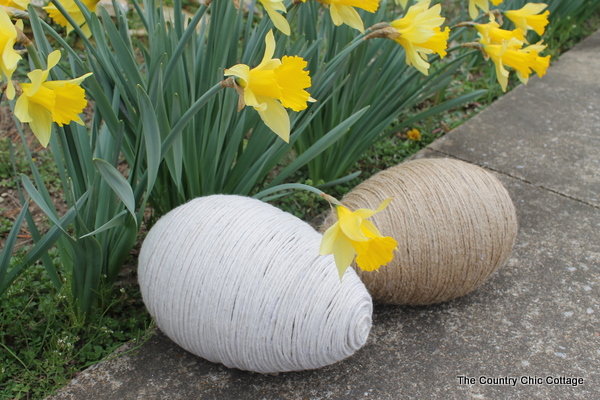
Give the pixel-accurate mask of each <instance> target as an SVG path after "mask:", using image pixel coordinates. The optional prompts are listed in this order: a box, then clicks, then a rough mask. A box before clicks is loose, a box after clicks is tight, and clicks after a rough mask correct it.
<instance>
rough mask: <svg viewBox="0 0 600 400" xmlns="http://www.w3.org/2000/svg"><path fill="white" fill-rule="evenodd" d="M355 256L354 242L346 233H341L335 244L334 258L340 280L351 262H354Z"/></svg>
mask: <svg viewBox="0 0 600 400" xmlns="http://www.w3.org/2000/svg"><path fill="white" fill-rule="evenodd" d="M354 256H356V251H355V250H354V247H353V246H352V242H351V241H350V240H349V239H348V238H347V237H345V236H344V235H339V237H338V240H336V241H335V243H334V246H333V259H334V260H335V266H336V267H337V270H338V273H339V275H340V281H341V280H342V277H343V276H344V273H345V272H346V270H347V269H348V267H349V266H350V264H352V260H354Z"/></svg>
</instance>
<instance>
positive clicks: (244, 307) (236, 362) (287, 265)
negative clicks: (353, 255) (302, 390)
mask: <svg viewBox="0 0 600 400" xmlns="http://www.w3.org/2000/svg"><path fill="white" fill-rule="evenodd" d="M321 237H322V236H321V234H319V233H318V232H315V230H314V229H313V228H312V227H311V226H309V225H308V224H306V223H305V222H303V221H301V220H300V219H298V218H296V217H294V216H293V215H291V214H288V213H285V212H283V211H281V210H279V209H277V208H275V207H273V206H271V205H269V204H266V203H263V202H261V201H259V200H255V199H251V198H247V197H241V196H231V195H213V196H208V197H201V198H197V199H195V200H192V201H190V202H189V203H187V204H184V205H182V206H180V207H177V208H176V209H174V210H172V211H171V212H169V213H168V214H166V215H165V216H163V217H162V218H161V219H160V220H159V221H158V222H157V223H156V225H154V227H153V228H152V229H151V230H150V232H149V233H148V236H147V237H146V239H145V241H144V243H143V245H142V249H141V252H140V257H139V269H138V275H139V283H140V288H141V291H142V296H143V299H144V303H145V304H146V306H147V308H148V311H149V312H150V314H151V315H152V316H153V317H154V318H155V321H156V323H157V325H158V327H159V328H160V329H161V330H162V331H163V332H164V333H165V334H166V335H167V336H168V337H169V338H171V339H172V340H173V341H174V342H175V343H177V344H178V345H180V346H181V347H183V348H184V349H186V350H188V351H189V352H191V353H193V354H196V355H198V356H200V357H203V358H205V359H207V360H209V361H212V362H217V363H222V364H224V365H226V366H228V367H234V368H239V369H242V370H249V371H256V372H261V373H271V372H284V371H296V370H304V369H313V368H320V367H323V366H326V365H329V364H333V363H335V362H337V361H340V360H342V359H344V358H346V357H349V356H351V355H352V354H354V352H355V351H356V350H358V349H359V348H360V347H362V346H363V345H364V344H365V342H366V340H367V338H368V336H369V331H370V329H371V315H372V310H373V306H372V301H371V297H370V295H369V293H368V291H367V290H366V288H365V286H364V285H363V284H362V282H361V281H360V279H359V278H358V276H357V275H356V273H355V272H354V271H353V270H352V269H351V268H349V269H348V271H347V272H346V274H345V275H344V278H343V281H342V282H341V283H340V279H339V275H338V272H337V269H336V267H335V263H334V260H333V257H332V256H319V245H320V241H321Z"/></svg>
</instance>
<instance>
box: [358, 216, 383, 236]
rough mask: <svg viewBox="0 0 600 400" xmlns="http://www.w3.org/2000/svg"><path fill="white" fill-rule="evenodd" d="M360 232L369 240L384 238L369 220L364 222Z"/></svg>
mask: <svg viewBox="0 0 600 400" xmlns="http://www.w3.org/2000/svg"><path fill="white" fill-rule="evenodd" d="M360 230H361V232H363V234H364V235H365V236H366V237H368V238H374V237H382V236H383V235H382V234H381V232H379V229H377V227H376V226H375V224H374V223H372V222H371V221H369V220H368V219H365V220H363V222H362V224H361V225H360Z"/></svg>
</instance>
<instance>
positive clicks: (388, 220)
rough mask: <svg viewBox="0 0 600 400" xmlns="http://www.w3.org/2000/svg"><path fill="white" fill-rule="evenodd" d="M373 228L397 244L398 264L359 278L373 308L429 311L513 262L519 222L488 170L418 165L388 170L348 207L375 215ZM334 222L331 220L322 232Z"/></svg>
mask: <svg viewBox="0 0 600 400" xmlns="http://www.w3.org/2000/svg"><path fill="white" fill-rule="evenodd" d="M392 196H393V197H394V199H393V200H392V202H391V203H390V204H389V206H388V207H387V208H386V209H384V210H383V211H381V212H379V213H377V214H375V215H374V216H373V217H371V218H370V220H371V221H372V222H373V223H374V224H375V225H376V226H377V227H378V228H379V230H380V231H381V233H382V234H383V235H385V236H391V237H393V238H394V239H396V240H397V241H398V251H396V252H394V260H393V261H392V262H391V263H389V264H388V265H386V266H383V267H381V268H380V269H379V270H378V271H373V272H366V271H361V270H360V269H358V268H356V267H355V269H356V271H357V273H358V275H359V276H360V278H361V279H362V281H363V282H364V284H365V285H366V286H367V289H368V290H369V292H370V293H371V295H372V296H373V301H376V302H382V303H390V304H399V305H400V304H402V305H426V304H434V303H440V302H444V301H448V300H451V299H454V298H456V297H459V296H463V295H465V294H467V293H469V292H471V291H472V290H474V289H475V288H477V287H478V286H479V285H481V284H482V283H483V282H484V281H485V280H486V279H487V278H488V277H489V276H490V275H491V274H492V273H493V272H494V271H496V269H498V268H499V267H500V266H501V265H502V264H503V263H504V262H505V261H506V260H507V258H508V257H509V255H510V253H511V251H512V248H513V245H514V242H515V238H516V235H517V216H516V212H515V207H514V205H513V203H512V201H511V199H510V196H509V194H508V192H507V191H506V189H505V188H504V186H503V185H502V184H501V183H500V181H499V180H498V179H497V178H496V177H494V176H493V175H492V174H491V173H489V172H487V171H486V170H484V169H483V168H480V167H478V166H475V165H472V164H468V163H465V162H463V161H458V160H452V159H419V160H414V161H409V162H406V163H404V164H400V165H398V166H396V167H392V168H389V169H387V170H384V171H382V172H380V173H378V174H376V175H374V176H372V177H371V178H369V179H367V180H366V181H364V182H363V183H361V184H360V185H358V186H357V187H356V188H354V189H353V190H352V191H351V192H350V193H348V194H347V195H346V196H344V198H343V199H342V203H343V204H344V205H345V206H347V207H349V208H350V209H351V210H355V209H357V208H372V209H375V208H376V207H377V206H378V205H379V204H380V203H381V202H382V201H383V200H385V199H387V198H389V197H392ZM334 222H335V216H333V215H331V214H330V215H329V216H328V217H327V218H326V220H325V222H324V223H323V225H322V226H321V229H320V230H321V231H322V232H324V231H325V230H326V229H327V228H328V227H329V226H331V225H332V224H333V223H334Z"/></svg>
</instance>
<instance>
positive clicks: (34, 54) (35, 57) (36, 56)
mask: <svg viewBox="0 0 600 400" xmlns="http://www.w3.org/2000/svg"><path fill="white" fill-rule="evenodd" d="M25 48H26V49H27V54H29V58H30V59H31V61H33V65H35V67H36V68H38V69H42V70H43V69H45V68H46V67H45V65H44V62H43V61H42V59H41V58H40V53H39V52H38V50H37V48H36V47H35V45H34V44H33V43H31V44H30V45H28V46H25Z"/></svg>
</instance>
